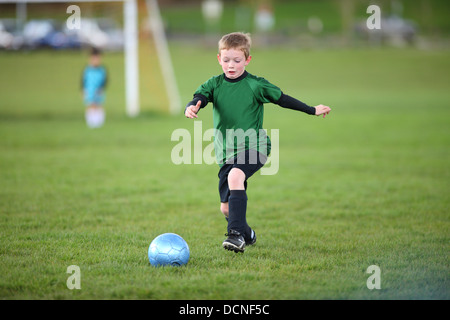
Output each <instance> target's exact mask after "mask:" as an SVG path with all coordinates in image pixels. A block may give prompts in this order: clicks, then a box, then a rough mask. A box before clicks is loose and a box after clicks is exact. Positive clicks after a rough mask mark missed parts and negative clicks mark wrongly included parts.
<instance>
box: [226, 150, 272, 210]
mask: <svg viewBox="0 0 450 320" xmlns="http://www.w3.org/2000/svg"><path fill="white" fill-rule="evenodd" d="M266 161H267V157H266V156H265V155H264V154H262V153H259V152H258V151H256V150H245V151H242V152H241V153H239V154H238V155H236V157H234V158H233V159H230V160H228V161H227V162H225V164H224V165H223V166H222V168H220V170H219V194H220V202H228V197H229V196H230V188H229V187H228V174H229V173H230V171H231V169H233V168H238V169H240V170H242V171H243V172H244V174H245V181H244V187H245V190H247V179H248V178H250V177H251V176H252V175H253V174H254V173H255V172H257V171H258V170H259V169H261V168H262V167H263V166H264V164H265V163H266Z"/></svg>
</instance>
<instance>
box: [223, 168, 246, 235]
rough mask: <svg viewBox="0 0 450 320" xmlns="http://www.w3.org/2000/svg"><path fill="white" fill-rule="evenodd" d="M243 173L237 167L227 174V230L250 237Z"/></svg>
mask: <svg viewBox="0 0 450 320" xmlns="http://www.w3.org/2000/svg"><path fill="white" fill-rule="evenodd" d="M244 181H245V173H244V172H243V171H242V170H241V169H238V168H233V169H231V171H230V173H229V174H228V186H229V188H230V197H229V198H228V228H227V229H228V232H230V230H234V231H237V232H239V233H240V234H242V236H244V237H245V238H248V237H250V233H251V228H250V227H249V226H248V224H247V217H246V216H247V193H246V191H245V186H244Z"/></svg>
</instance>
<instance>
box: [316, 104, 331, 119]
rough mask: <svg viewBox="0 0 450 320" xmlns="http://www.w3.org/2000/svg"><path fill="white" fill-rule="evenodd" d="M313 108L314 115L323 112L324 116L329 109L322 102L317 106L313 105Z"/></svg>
mask: <svg viewBox="0 0 450 320" xmlns="http://www.w3.org/2000/svg"><path fill="white" fill-rule="evenodd" d="M315 108H316V116H320V115H321V114H323V117H324V118H325V116H326V115H327V114H329V113H330V111H331V108H330V107H327V106H324V105H323V104H319V105H318V106H315Z"/></svg>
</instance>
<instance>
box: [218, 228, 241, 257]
mask: <svg viewBox="0 0 450 320" xmlns="http://www.w3.org/2000/svg"><path fill="white" fill-rule="evenodd" d="M225 235H226V236H227V237H228V238H226V239H225V240H224V242H223V243H222V246H223V247H224V248H225V249H226V250H230V251H234V252H236V253H237V252H244V250H245V240H244V237H243V236H242V235H241V234H240V233H239V232H237V231H235V230H230V232H229V233H226V234H225Z"/></svg>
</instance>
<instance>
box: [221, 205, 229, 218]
mask: <svg viewBox="0 0 450 320" xmlns="http://www.w3.org/2000/svg"><path fill="white" fill-rule="evenodd" d="M220 211H222V213H223V215H224V216H225V217H227V218H228V202H222V203H221V204H220Z"/></svg>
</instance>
